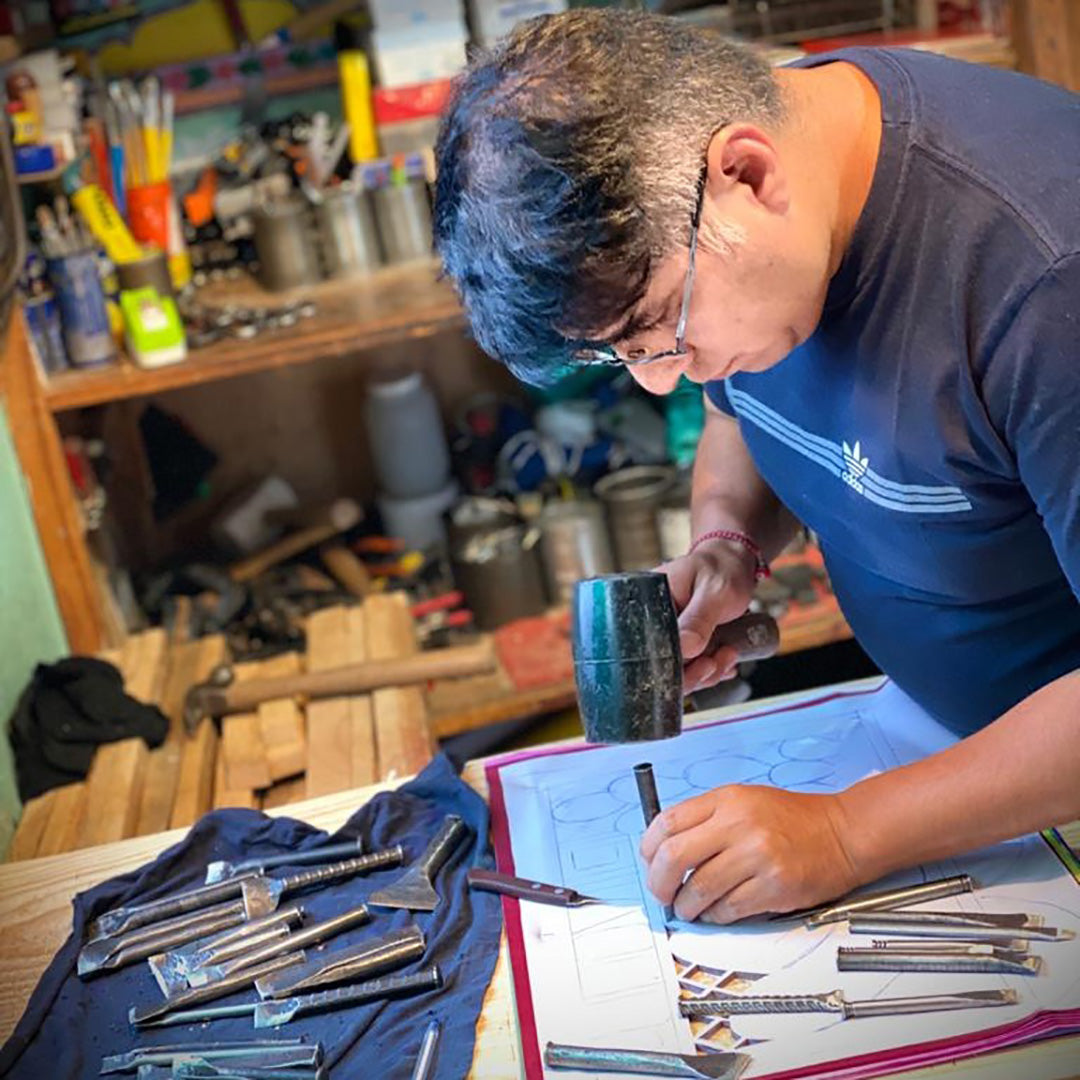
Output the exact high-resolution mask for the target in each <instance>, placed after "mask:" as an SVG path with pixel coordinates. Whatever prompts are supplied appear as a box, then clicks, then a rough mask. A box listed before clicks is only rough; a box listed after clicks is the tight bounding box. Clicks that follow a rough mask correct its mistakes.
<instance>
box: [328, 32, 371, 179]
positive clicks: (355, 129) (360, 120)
mask: <svg viewBox="0 0 1080 1080" xmlns="http://www.w3.org/2000/svg"><path fill="white" fill-rule="evenodd" d="M338 74H339V75H340V77H341V104H342V107H343V111H344V113H345V119H346V121H347V122H348V124H349V156H350V157H351V158H352V161H353V164H354V165H356V164H358V163H359V162H361V161H374V160H375V158H377V157H378V156H379V137H378V135H377V134H376V131H375V111H374V109H373V108H372V105H371V70H370V68H369V67H368V58H367V55H366V54H365V53H364V52H362V51H361V50H360V49H344V50H342V51H341V52H339V53H338Z"/></svg>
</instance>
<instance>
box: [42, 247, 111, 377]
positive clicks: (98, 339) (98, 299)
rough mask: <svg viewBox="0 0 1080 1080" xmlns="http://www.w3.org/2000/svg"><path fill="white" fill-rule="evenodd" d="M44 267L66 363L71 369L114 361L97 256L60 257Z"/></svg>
mask: <svg viewBox="0 0 1080 1080" xmlns="http://www.w3.org/2000/svg"><path fill="white" fill-rule="evenodd" d="M46 265H47V266H48V270H49V278H50V280H51V281H52V284H53V289H54V290H55V291H56V302H57V304H58V305H59V307H60V318H61V320H62V322H63V325H64V346H65V348H66V350H67V358H68V362H69V363H70V364H71V366H72V367H97V366H98V365H99V364H107V363H109V361H111V360H115V359H116V343H115V342H114V341H113V336H112V330H111V329H110V327H109V312H108V310H107V308H106V307H105V290H104V289H103V288H102V287H101V274H100V272H99V271H98V261H97V254H96V253H95V252H93V251H80V252H77V253H75V254H73V255H61V256H59V257H57V258H55V259H49V260H48V262H47V264H46Z"/></svg>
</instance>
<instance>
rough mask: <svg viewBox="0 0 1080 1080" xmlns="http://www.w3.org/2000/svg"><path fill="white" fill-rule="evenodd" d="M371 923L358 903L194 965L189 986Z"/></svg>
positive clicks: (203, 984) (213, 980)
mask: <svg viewBox="0 0 1080 1080" xmlns="http://www.w3.org/2000/svg"><path fill="white" fill-rule="evenodd" d="M367 922H371V912H370V911H368V909H367V905H366V904H359V905H358V906H357V907H354V908H351V909H350V910H349V911H345V912H342V913H341V914H340V915H335V916H334V917H333V918H332V919H324V920H323V921H322V922H319V923H315V924H314V925H313V926H307V927H305V928H304V929H303V930H298V931H297V932H296V933H294V934H289V935H288V936H287V937H285V938H283V939H279V940H277V941H268V942H264V943H263V944H262V945H260V946H259V947H258V948H256V949H252V950H251V951H250V952H243V953H241V954H240V955H239V956H234V957H233V958H232V959H231V960H224V961H222V962H221V963H218V964H210V965H208V966H207V967H201V968H196V969H195V970H194V971H190V972H188V985H189V986H192V987H195V986H206V984H207V983H212V982H218V981H219V980H221V979H224V978H225V977H226V976H228V975H231V974H232V973H233V972H235V971H240V970H242V969H243V968H249V967H254V966H256V965H257V964H261V963H262V962H263V961H264V960H270V959H272V958H273V957H275V956H281V955H282V953H287V952H295V951H296V950H297V949H306V948H307V947H308V946H309V945H317V944H319V943H320V942H323V941H328V940H329V939H330V938H332V937H334V936H335V935H337V934H341V933H344V932H345V931H346V930H351V929H352V928H353V927H354V926H363V924H364V923H367Z"/></svg>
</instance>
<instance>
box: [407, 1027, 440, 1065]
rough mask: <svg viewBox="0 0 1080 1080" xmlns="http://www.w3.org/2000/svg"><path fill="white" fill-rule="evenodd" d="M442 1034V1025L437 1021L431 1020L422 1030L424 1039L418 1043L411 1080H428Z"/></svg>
mask: <svg viewBox="0 0 1080 1080" xmlns="http://www.w3.org/2000/svg"><path fill="white" fill-rule="evenodd" d="M441 1033H442V1025H441V1024H440V1023H439V1021H438V1020H432V1021H431V1022H430V1023H429V1024H428V1026H427V1027H426V1028H425V1029H424V1037H423V1039H422V1040H421V1041H420V1053H419V1054H417V1055H416V1067H415V1068H414V1069H413V1074H412V1080H430V1078H431V1076H432V1075H433V1073H432V1067H433V1065H434V1062H435V1054H436V1053H437V1051H438V1049H439V1035H440V1034H441Z"/></svg>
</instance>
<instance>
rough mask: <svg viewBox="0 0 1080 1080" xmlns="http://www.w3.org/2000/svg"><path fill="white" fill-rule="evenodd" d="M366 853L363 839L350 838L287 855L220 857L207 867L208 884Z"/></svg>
mask: <svg viewBox="0 0 1080 1080" xmlns="http://www.w3.org/2000/svg"><path fill="white" fill-rule="evenodd" d="M363 853H364V841H363V840H350V841H348V842H347V843H345V844H327V846H326V847H321V848H312V849H311V851H297V852H293V853H290V854H286V855H264V856H263V857H262V858H260V859H241V860H240V861H238V862H229V861H228V860H227V859H218V860H216V861H214V862H212V863H210V865H209V866H207V868H206V884H207V885H213V884H215V883H216V882H218V881H225V880H226V879H227V878H231V877H237V876H238V875H240V874H246V873H247V872H248V871H249V870H254V871H255V872H257V873H260V874H261V873H263V872H264V871H266V870H273V869H276V868H277V867H279V866H314V865H317V864H318V863H328V862H333V860H334V859H348V858H351V857H353V856H355V855H362V854H363Z"/></svg>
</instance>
